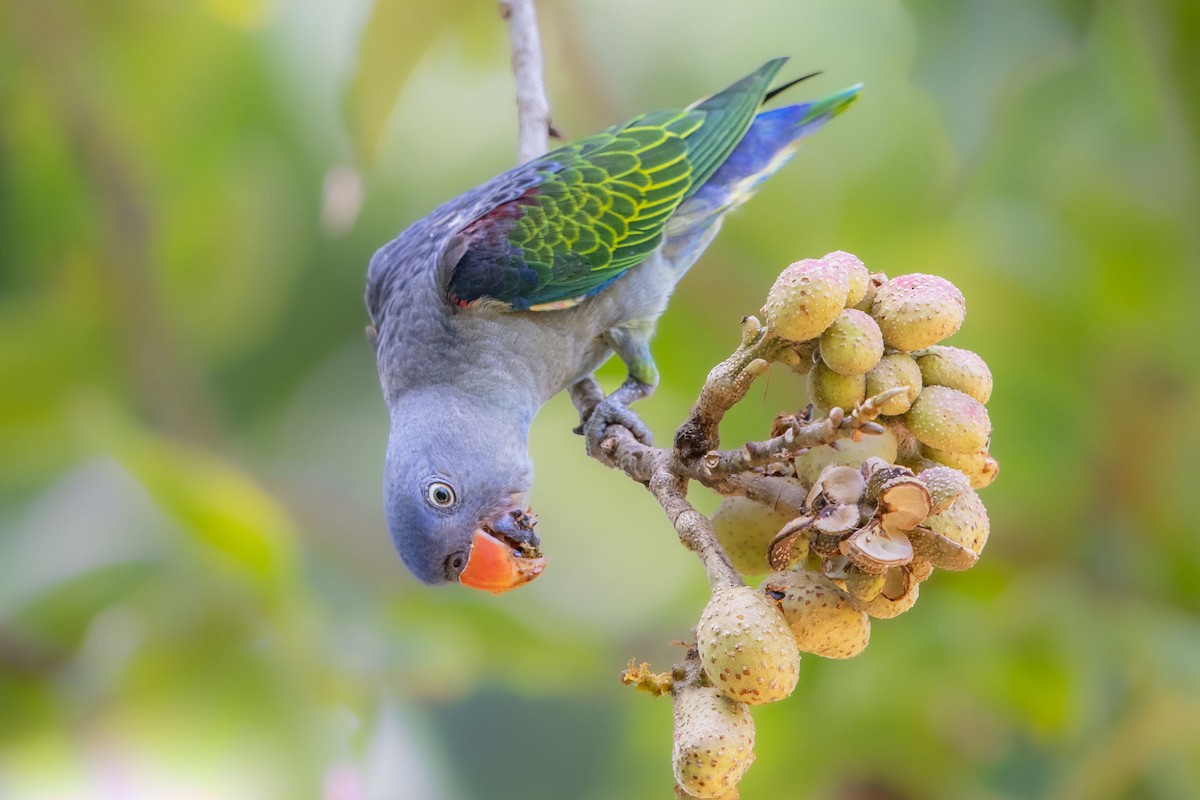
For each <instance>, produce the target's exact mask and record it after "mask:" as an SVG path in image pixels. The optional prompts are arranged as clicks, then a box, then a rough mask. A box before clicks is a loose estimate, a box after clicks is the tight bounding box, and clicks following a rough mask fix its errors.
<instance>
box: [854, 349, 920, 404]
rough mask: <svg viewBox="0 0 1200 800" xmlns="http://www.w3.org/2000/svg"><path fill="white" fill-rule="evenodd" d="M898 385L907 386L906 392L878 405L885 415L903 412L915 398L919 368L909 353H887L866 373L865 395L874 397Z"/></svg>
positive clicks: (918, 389)
mask: <svg viewBox="0 0 1200 800" xmlns="http://www.w3.org/2000/svg"><path fill="white" fill-rule="evenodd" d="M900 386H907V387H908V392H906V393H905V394H900V395H897V396H895V397H893V398H891V399H889V400H884V401H883V402H882V403H880V405H879V410H880V411H881V412H882V413H884V414H885V415H887V416H894V415H896V414H903V413H904V412H905V411H908V409H909V407H910V406H911V405H912V404H913V401H914V400H916V399H917V395H919V394H920V393H921V386H922V384H921V368H920V367H918V366H917V362H916V361H914V360H913V358H912V356H910V355H907V354H905V353H889V354H888V355H886V356H884V357H883V358H881V359H879V363H878V364H876V365H875V366H874V367H873V368H872V369H871V370H870V371H869V372H868V373H867V384H866V388H865V391H866V395H867V397H875V396H876V395H878V394H882V393H883V392H886V391H888V390H889V389H896V388H898V387H900Z"/></svg>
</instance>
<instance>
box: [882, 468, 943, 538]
mask: <svg viewBox="0 0 1200 800" xmlns="http://www.w3.org/2000/svg"><path fill="white" fill-rule="evenodd" d="M930 508H931V504H930V502H929V490H928V489H926V488H925V485H924V484H923V483H921V481H920V480H918V479H917V478H916V477H915V476H913V475H911V474H909V475H901V476H899V477H896V478H892V479H891V480H890V481H888V482H887V483H885V484H883V486H882V488H880V490H879V511H878V516H879V520H880V521H881V522H882V523H883V527H884V528H886V529H887V530H889V531H910V530H912V529H913V528H915V527H916V526H917V525H918V524H919V523H920V522H921V520H923V519H925V518H926V517H928V516H929V512H930Z"/></svg>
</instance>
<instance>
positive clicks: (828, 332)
mask: <svg viewBox="0 0 1200 800" xmlns="http://www.w3.org/2000/svg"><path fill="white" fill-rule="evenodd" d="M882 356H883V334H882V333H880V332H879V325H877V324H876V323H875V320H873V319H871V315H870V314H864V313H863V312H862V311H858V310H856V309H853V308H847V309H846V310H845V311H843V312H842V313H841V314H840V315H839V316H838V318H837V319H835V320H834V321H833V323H832V324H831V325H830V326H829V327H828V328H826V329H825V332H824V333H822V334H821V360H822V361H824V362H825V366H827V367H829V368H830V369H831V370H833V371H834V372H836V373H838V374H839V375H863V374H865V373H866V372H867V370H869V369H871V367H873V366H875V365H876V364H878V363H879V359H880V358H881V357H882Z"/></svg>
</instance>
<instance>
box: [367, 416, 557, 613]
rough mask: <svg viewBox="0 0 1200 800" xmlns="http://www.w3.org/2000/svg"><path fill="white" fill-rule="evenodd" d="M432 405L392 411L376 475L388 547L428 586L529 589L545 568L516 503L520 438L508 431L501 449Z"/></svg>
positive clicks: (491, 432)
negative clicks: (525, 586) (383, 456)
mask: <svg viewBox="0 0 1200 800" xmlns="http://www.w3.org/2000/svg"><path fill="white" fill-rule="evenodd" d="M439 400H440V402H439V403H438V404H425V403H420V402H417V403H404V404H401V405H398V406H397V407H395V408H394V409H393V414H392V431H391V436H390V437H389V440H388V450H387V458H386V461H385V466H384V506H385V509H386V513H387V523H388V529H389V531H390V532H391V535H392V542H393V543H394V544H395V546H396V550H397V551H398V552H399V554H400V557H401V559H403V561H404V563H405V565H406V566H407V567H408V568H409V570H410V571H411V572H412V573H413V574H414V575H416V576H417V577H418V578H420V579H421V580H422V581H424V582H425V583H428V584H441V583H454V582H458V583H462V584H464V585H466V586H471V587H473V588H476V589H484V590H486V591H490V592H496V593H499V592H503V591H507V590H509V589H514V588H516V587H518V586H521V585H523V584H525V583H528V582H529V581H531V580H533V579H534V578H536V577H537V576H538V575H539V574H541V572H542V570H543V569H545V566H546V559H545V558H544V557H543V556H542V555H541V552H540V551H539V549H538V546H539V544H540V542H539V540H538V537H537V534H536V533H535V532H534V526H535V525H536V524H537V520H536V517H534V515H533V513H532V509H530V508H528V506H527V505H526V500H525V497H526V494H527V493H528V491H529V487H530V485H531V483H532V479H533V470H532V466H531V464H530V461H529V456H528V454H527V451H526V448H525V444H524V441H523V437H522V436H521V435H520V433H519V431H513V432H512V434H513V435H512V438H513V439H514V441H512V442H509V441H508V440H509V438H510V437H509V435H506V431H505V429H504V428H503V427H499V428H498V427H493V426H489V425H487V424H485V423H483V422H481V421H480V419H479V418H477V417H474V418H472V415H469V414H465V413H455V410H454V409H453V408H448V407H447V404H446V401H445V398H439ZM468 426H469V427H468ZM463 431H470V432H473V434H474V435H467V436H463V435H462V432H463Z"/></svg>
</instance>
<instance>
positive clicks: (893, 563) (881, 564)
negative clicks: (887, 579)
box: [840, 520, 913, 575]
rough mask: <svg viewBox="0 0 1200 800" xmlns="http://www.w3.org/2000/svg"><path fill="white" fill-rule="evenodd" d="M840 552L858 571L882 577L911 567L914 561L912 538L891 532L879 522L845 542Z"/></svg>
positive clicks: (858, 531) (854, 534)
mask: <svg viewBox="0 0 1200 800" xmlns="http://www.w3.org/2000/svg"><path fill="white" fill-rule="evenodd" d="M840 549H841V551H842V555H844V556H846V557H847V558H849V559H850V560H851V561H852V562H854V566H856V567H858V569H860V570H862V571H863V572H869V573H872V574H880V575H881V574H883V573H885V572H887V571H888V570H889V569H891V568H892V567H898V566H901V565H903V564H907V563H908V562H909V561H912V557H913V548H912V545H911V544H909V541H908V537H907V536H905V535H904V534H903V533H901V532H900V531H899V530H889V529H888V528H887V526H886V525H884V524H882V523H881V522H879V521H878V520H873V521H872V522H871V523H870V524H868V525H867V526H866V527H864V528H861V529H860V530H857V531H855V532H854V533H853V534H851V535H850V536H849V537H847V538H846V539H845V540H843V541H842V543H841V545H840Z"/></svg>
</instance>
